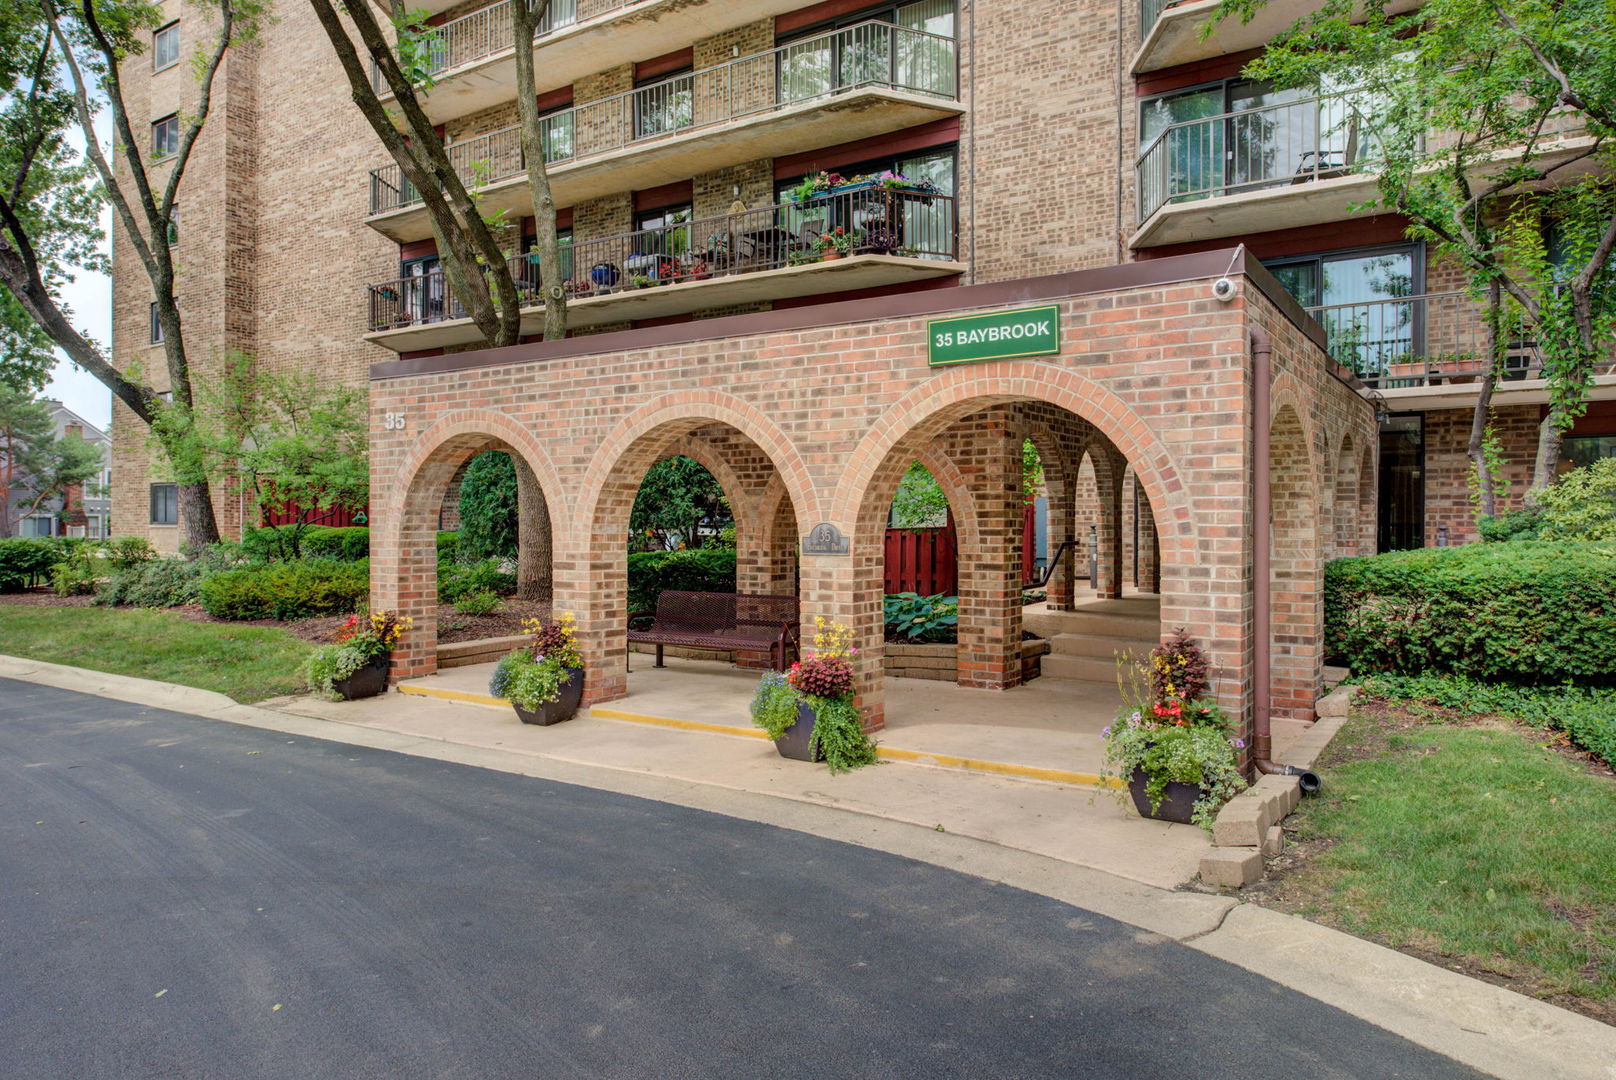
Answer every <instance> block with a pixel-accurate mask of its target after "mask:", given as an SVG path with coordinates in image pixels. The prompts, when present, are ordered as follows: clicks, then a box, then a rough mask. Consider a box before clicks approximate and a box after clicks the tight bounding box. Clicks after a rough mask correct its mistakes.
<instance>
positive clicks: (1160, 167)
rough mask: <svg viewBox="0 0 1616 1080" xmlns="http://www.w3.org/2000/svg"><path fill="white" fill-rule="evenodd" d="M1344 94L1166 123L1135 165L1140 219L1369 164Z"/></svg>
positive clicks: (1367, 147) (1367, 135)
mask: <svg viewBox="0 0 1616 1080" xmlns="http://www.w3.org/2000/svg"><path fill="white" fill-rule="evenodd" d="M1364 112H1365V110H1364V109H1363V108H1362V103H1361V102H1360V108H1358V109H1354V108H1353V107H1352V105H1351V104H1350V103H1349V100H1348V98H1346V97H1344V96H1332V97H1312V98H1304V99H1302V100H1300V101H1290V102H1285V103H1283V104H1280V105H1269V106H1265V107H1263V108H1260V109H1245V110H1241V111H1239V112H1230V113H1224V114H1223V115H1221V116H1212V117H1208V118H1206V119H1204V120H1186V121H1184V122H1182V123H1177V124H1171V125H1169V126H1168V127H1167V128H1165V129H1163V131H1162V132H1161V134H1159V135H1157V136H1156V138H1155V139H1153V140H1151V143H1150V145H1149V146H1147V147H1146V148H1145V151H1144V153H1142V154H1140V155H1139V160H1138V163H1137V165H1136V171H1137V176H1138V182H1139V183H1138V188H1139V220H1140V222H1144V221H1145V220H1147V219H1148V218H1149V217H1150V215H1152V214H1154V213H1155V212H1156V211H1157V210H1159V209H1161V208H1162V207H1163V206H1165V205H1166V204H1168V203H1176V202H1188V201H1191V200H1195V199H1209V198H1213V197H1215V196H1219V195H1233V194H1237V193H1239V192H1243V191H1256V190H1260V189H1262V188H1272V187H1283V186H1285V185H1288V184H1303V183H1307V182H1309V181H1313V180H1323V179H1328V178H1330V177H1336V176H1346V175H1347V174H1349V173H1355V172H1360V171H1362V170H1364V169H1366V168H1369V167H1371V166H1372V164H1373V162H1374V160H1375V158H1376V157H1377V156H1378V154H1377V150H1378V147H1377V146H1376V144H1375V139H1374V137H1373V135H1372V134H1371V132H1369V131H1368V130H1366V128H1365V125H1364V123H1363V120H1362V117H1363V115H1364Z"/></svg>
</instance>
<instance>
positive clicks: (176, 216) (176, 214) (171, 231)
mask: <svg viewBox="0 0 1616 1080" xmlns="http://www.w3.org/2000/svg"><path fill="white" fill-rule="evenodd" d="M179 242H180V206H179V203H175V204H174V205H173V206H170V207H169V208H168V246H169V247H174V246H175V245H177V244H178V243H179Z"/></svg>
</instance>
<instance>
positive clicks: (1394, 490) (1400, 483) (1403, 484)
mask: <svg viewBox="0 0 1616 1080" xmlns="http://www.w3.org/2000/svg"><path fill="white" fill-rule="evenodd" d="M1379 533H1380V550H1381V551H1406V550H1408V549H1409V548H1417V547H1424V546H1425V415H1424V414H1423V413H1395V414H1393V415H1392V416H1389V417H1387V418H1386V419H1385V420H1383V421H1381V425H1380V515H1379Z"/></svg>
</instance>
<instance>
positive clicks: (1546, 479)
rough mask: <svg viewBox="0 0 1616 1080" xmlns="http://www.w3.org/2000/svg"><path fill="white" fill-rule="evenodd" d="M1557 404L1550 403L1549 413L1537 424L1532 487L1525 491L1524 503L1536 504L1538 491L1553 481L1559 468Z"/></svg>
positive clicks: (1562, 434)
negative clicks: (1535, 456) (1535, 460)
mask: <svg viewBox="0 0 1616 1080" xmlns="http://www.w3.org/2000/svg"><path fill="white" fill-rule="evenodd" d="M1560 423H1561V421H1560V409H1559V406H1555V405H1551V406H1550V407H1549V415H1547V416H1545V417H1544V418H1543V422H1542V423H1541V424H1539V425H1538V426H1537V463H1536V464H1535V465H1534V466H1533V467H1532V489H1531V490H1530V491H1528V492H1527V493H1526V504H1527V505H1528V506H1536V505H1537V496H1538V492H1540V491H1542V490H1543V489H1544V488H1546V487H1548V486H1549V485H1550V484H1552V483H1554V478H1555V477H1556V476H1557V475H1558V473H1559V468H1560V441H1561V439H1562V438H1563V437H1564V432H1562V431H1561V430H1560Z"/></svg>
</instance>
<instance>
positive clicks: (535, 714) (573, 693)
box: [511, 668, 584, 727]
mask: <svg viewBox="0 0 1616 1080" xmlns="http://www.w3.org/2000/svg"><path fill="white" fill-rule="evenodd" d="M559 690H560V694H561V696H560V697H558V698H556V700H554V701H546V702H545V703H544V704H542V705H540V706H539V707H538V708H537V709H534V710H528V709H524V708H522V706H520V705H517V704H516V703H515V702H512V703H511V708H513V709H515V710H516V716H517V719H519V720H521V721H522V723H524V724H537V725H538V726H540V727H549V726H550V725H551V724H559V723H561V722H562V721H563V720H571V719H572V718H573V716H574V715H575V714H576V713H577V712H578V706H579V705H581V704H582V703H583V698H584V669H583V668H572V669H571V674H569V675H568V676H567V681H566V682H564V683H562V684H561V686H560V688H559Z"/></svg>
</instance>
